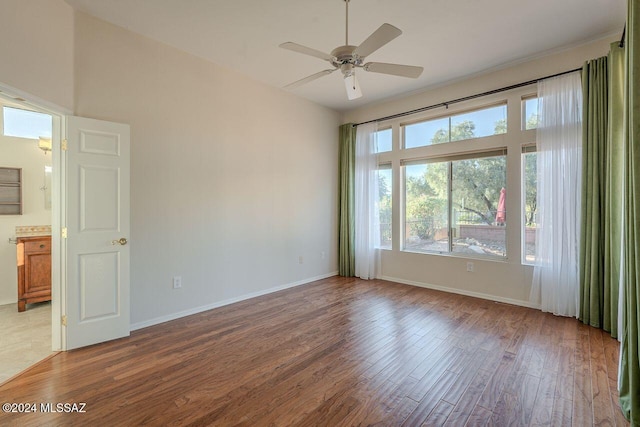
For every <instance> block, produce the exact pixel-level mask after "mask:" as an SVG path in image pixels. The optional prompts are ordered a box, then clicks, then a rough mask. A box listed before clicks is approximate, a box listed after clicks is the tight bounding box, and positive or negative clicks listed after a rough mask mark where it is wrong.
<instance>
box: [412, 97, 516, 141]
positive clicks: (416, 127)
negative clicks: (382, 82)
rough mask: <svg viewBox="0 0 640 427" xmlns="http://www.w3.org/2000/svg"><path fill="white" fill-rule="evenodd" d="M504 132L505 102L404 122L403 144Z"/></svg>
mask: <svg viewBox="0 0 640 427" xmlns="http://www.w3.org/2000/svg"><path fill="white" fill-rule="evenodd" d="M506 132H507V105H506V104H502V105H496V106H493V107H488V108H483V109H480V110H475V111H470V112H466V113H461V114H456V115H452V116H449V117H443V118H438V119H433V120H426V121H423V122H419V123H412V124H408V125H405V126H404V148H416V147H423V146H426V145H433V144H441V143H444V142H452V141H462V140H465V139H472V138H480V137H483V136H490V135H499V134H502V133H506Z"/></svg>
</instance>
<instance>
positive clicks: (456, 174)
mask: <svg viewBox="0 0 640 427" xmlns="http://www.w3.org/2000/svg"><path fill="white" fill-rule="evenodd" d="M495 129H496V133H503V132H505V131H506V122H505V121H504V120H500V121H498V122H496V125H495ZM474 136H475V124H474V123H473V122H472V121H469V120H467V121H464V122H461V123H459V124H458V125H456V126H455V127H453V128H452V129H451V135H449V132H448V131H447V130H445V129H440V130H438V131H437V132H436V133H435V134H434V136H433V138H432V139H431V142H432V143H433V144H438V143H442V142H448V141H449V140H451V141H459V140H464V139H471V138H474ZM449 137H450V139H449ZM451 167H452V175H453V183H452V189H453V193H452V202H453V208H454V209H455V210H457V211H458V212H462V213H463V215H460V216H461V218H460V219H461V220H462V219H465V218H466V220H467V222H471V223H485V224H493V222H494V221H495V216H496V210H497V205H498V200H499V198H500V190H501V189H502V188H503V187H505V186H506V158H505V157H504V156H499V157H487V158H480V159H469V160H458V161H454V162H451ZM448 170H449V162H441V163H430V164H427V165H424V166H423V172H422V173H421V174H420V175H419V176H407V181H406V202H405V203H406V217H407V222H408V226H409V227H410V234H411V235H417V236H418V237H419V238H421V239H427V240H431V239H433V238H434V236H435V233H436V231H437V230H438V229H442V228H446V227H447V221H448V219H447V211H448V193H447V192H448V175H449V173H448ZM462 217H465V218H462Z"/></svg>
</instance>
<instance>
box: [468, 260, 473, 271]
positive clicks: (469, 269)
mask: <svg viewBox="0 0 640 427" xmlns="http://www.w3.org/2000/svg"><path fill="white" fill-rule="evenodd" d="M467 271H468V272H470V273H473V263H472V262H468V263H467Z"/></svg>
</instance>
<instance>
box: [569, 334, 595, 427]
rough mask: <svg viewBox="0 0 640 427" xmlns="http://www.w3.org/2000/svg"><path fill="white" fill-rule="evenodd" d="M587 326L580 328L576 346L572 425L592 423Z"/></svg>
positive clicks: (589, 353) (589, 352) (589, 351)
mask: <svg viewBox="0 0 640 427" xmlns="http://www.w3.org/2000/svg"><path fill="white" fill-rule="evenodd" d="M588 328H589V327H588V326H585V327H584V328H582V327H581V328H580V329H579V332H578V342H577V346H576V369H575V377H574V386H573V410H572V411H571V420H572V424H573V425H574V426H585V425H591V424H593V401H592V396H593V393H592V390H591V366H590V365H591V360H590V358H589V357H590V355H591V349H590V341H589V329H588Z"/></svg>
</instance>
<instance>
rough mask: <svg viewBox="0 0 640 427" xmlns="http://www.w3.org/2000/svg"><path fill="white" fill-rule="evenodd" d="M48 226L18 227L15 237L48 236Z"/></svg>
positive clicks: (49, 227) (49, 231) (49, 228)
mask: <svg viewBox="0 0 640 427" xmlns="http://www.w3.org/2000/svg"><path fill="white" fill-rule="evenodd" d="M50 235H51V226H50V225H18V226H16V237H32V236H50Z"/></svg>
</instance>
